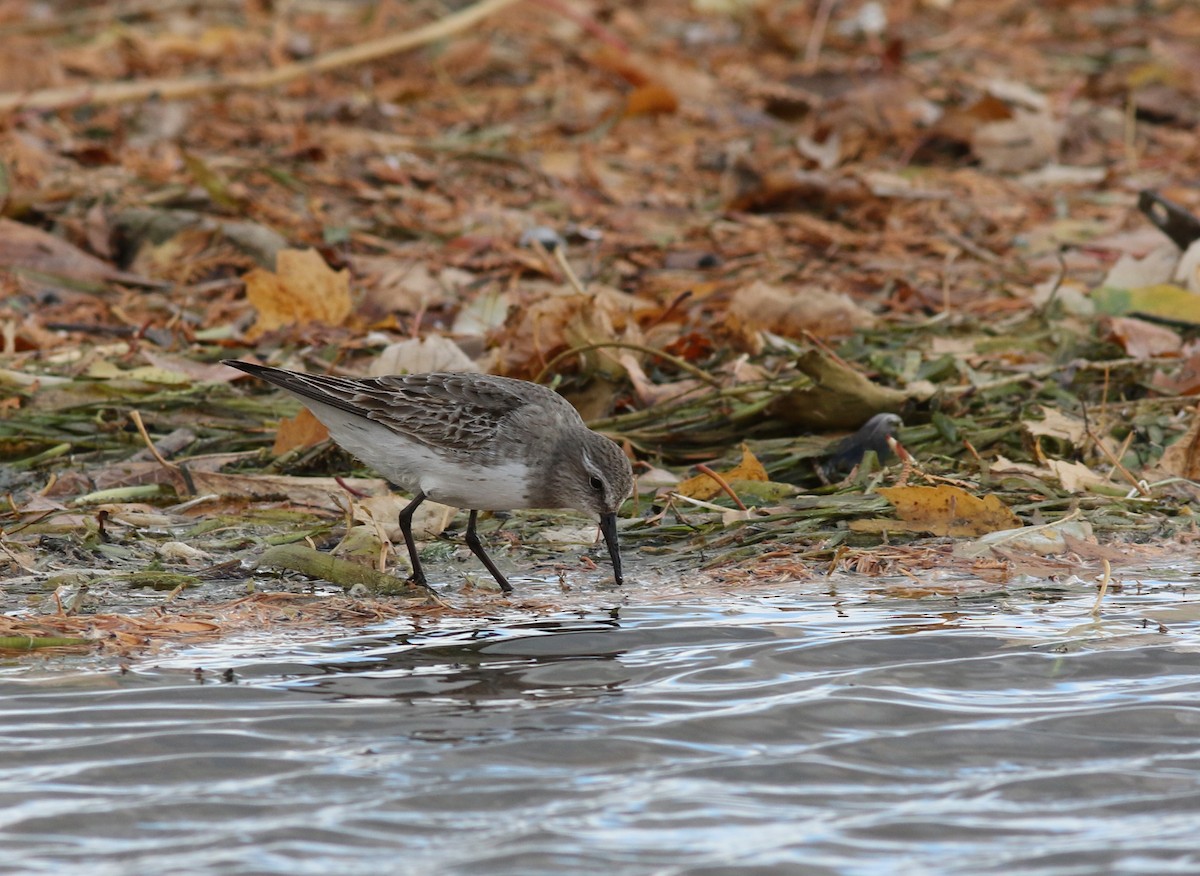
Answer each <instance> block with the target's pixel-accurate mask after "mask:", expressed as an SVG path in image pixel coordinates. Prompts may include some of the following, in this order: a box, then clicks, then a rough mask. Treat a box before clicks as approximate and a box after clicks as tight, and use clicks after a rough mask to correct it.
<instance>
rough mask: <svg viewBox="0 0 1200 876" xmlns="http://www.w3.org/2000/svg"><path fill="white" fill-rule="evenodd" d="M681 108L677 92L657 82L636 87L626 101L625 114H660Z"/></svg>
mask: <svg viewBox="0 0 1200 876" xmlns="http://www.w3.org/2000/svg"><path fill="white" fill-rule="evenodd" d="M677 109H679V98H678V96H676V94H675V92H673V91H672V90H671V89H669V88H667V86H665V85H661V84H659V83H657V82H650V83H647V84H646V85H642V86H640V87H639V88H635V89H634V90H633V92H632V93H631V94H630V95H629V98H628V100H626V102H625V115H627V116H641V115H660V114H665V113H673V112H675V110H677Z"/></svg>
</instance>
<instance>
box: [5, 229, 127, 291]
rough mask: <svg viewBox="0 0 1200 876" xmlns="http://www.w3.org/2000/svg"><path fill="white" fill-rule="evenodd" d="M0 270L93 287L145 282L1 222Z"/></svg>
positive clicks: (66, 245) (45, 235) (48, 236)
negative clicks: (18, 270)
mask: <svg viewBox="0 0 1200 876" xmlns="http://www.w3.org/2000/svg"><path fill="white" fill-rule="evenodd" d="M0 267H5V268H25V269H27V270H30V271H37V272H39V273H42V274H50V275H52V276H55V277H69V278H71V279H74V280H84V281H88V282H95V283H99V282H104V281H106V280H116V281H124V282H139V283H144V282H145V281H144V280H143V278H141V277H137V276H135V275H133V274H127V273H125V272H124V271H118V270H117V269H116V268H114V267H113V266H112V265H110V264H109V263H108V262H106V261H103V260H102V259H98V258H96V257H95V256H93V255H88V254H87V253H86V252H84V251H83V250H81V249H80V248H79V247H77V246H75V245H74V244H71V243H68V242H67V241H65V240H63V239H62V238H60V237H55V236H54V235H53V234H49V233H47V232H45V231H42V230H41V229H40V228H34V227H33V226H31V225H24V224H22V223H20V222H14V221H13V220H11V219H3V218H0Z"/></svg>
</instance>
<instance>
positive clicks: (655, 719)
mask: <svg viewBox="0 0 1200 876" xmlns="http://www.w3.org/2000/svg"><path fill="white" fill-rule="evenodd" d="M1190 580H1191V579H1188V578H1180V580H1179V581H1177V582H1170V581H1167V580H1164V579H1163V578H1160V579H1159V580H1157V581H1154V580H1147V579H1143V581H1142V584H1141V586H1140V587H1134V586H1127V587H1126V588H1125V589H1124V590H1123V591H1122V592H1120V593H1115V594H1110V595H1109V596H1108V597H1107V598H1106V600H1105V604H1104V610H1103V612H1102V614H1101V615H1100V616H1099V618H1098V619H1097V618H1095V617H1093V616H1092V615H1091V614H1090V609H1091V607H1092V603H1093V601H1094V598H1095V589H1094V587H1092V586H1088V585H1085V584H1082V583H1078V584H1064V585H1063V586H1062V588H1061V589H1060V590H1058V591H1054V592H1049V593H1046V592H1040V593H1039V592H1036V591H1016V592H1013V591H1009V592H1008V593H1007V594H994V595H992V596H989V597H977V598H974V599H963V598H960V599H955V598H949V597H927V598H923V599H907V598H897V597H892V596H887V595H886V594H884V593H882V592H881V591H879V590H878V589H877V588H875V587H874V586H872V587H871V588H867V587H864V585H863V584H862V583H859V584H857V585H848V584H843V585H842V586H840V588H839V591H838V592H837V593H836V594H834V593H832V592H829V593H822V592H820V591H819V590H818V589H817V587H818V586H819V585H812V584H796V585H795V586H787V585H778V586H774V587H769V588H768V587H764V588H762V589H761V590H759V591H758V592H755V593H743V594H741V595H737V594H730V595H724V596H715V595H708V596H705V597H703V598H700V597H696V598H694V599H692V600H690V601H681V602H679V603H677V604H670V605H665V604H661V603H656V602H653V601H651V600H650V599H648V598H646V599H643V598H640V597H641V594H639V592H638V591H637V589H636V588H633V589H630V588H627V592H626V593H623V594H622V595H621V596H620V597H607V598H609V599H612V600H614V601H613V604H612V605H610V606H607V607H604V606H602V604H601V603H602V602H603V598H601V597H598V598H597V604H596V605H595V606H593V607H591V608H586V609H585V608H580V609H579V610H576V611H572V612H570V613H563V614H558V615H554V616H550V617H532V616H530V615H528V614H521V613H519V612H509V613H507V614H501V615H498V616H496V617H495V618H493V619H491V620H487V621H485V620H479V619H475V620H473V621H465V620H462V619H459V620H444V621H441V622H439V623H438V624H435V625H433V626H428V627H427V628H420V629H419V628H417V627H414V625H413V624H412V623H410V622H409V621H393V622H389V623H387V624H382V625H378V626H375V627H372V628H370V629H367V630H361V631H358V632H356V633H355V634H354V635H352V636H343V637H342V638H339V639H336V640H330V639H322V638H320V637H319V636H318V635H317V634H315V633H310V634H306V635H305V636H300V635H297V634H295V633H289V634H288V635H287V637H280V636H279V635H277V634H275V633H269V634H263V635H259V636H256V637H251V638H245V637H244V638H242V639H240V640H237V641H224V642H221V643H220V644H214V645H208V646H205V647H200V648H191V649H188V650H186V651H183V652H177V653H172V654H170V655H168V656H166V657H162V658H160V659H158V660H157V661H155V662H152V663H151V662H145V663H135V664H134V665H133V667H132V668H131V669H130V670H129V671H126V672H121V671H119V670H118V669H117V668H115V667H112V666H104V667H100V668H97V667H96V666H95V665H94V664H87V663H81V662H80V661H79V659H78V658H70V659H68V658H46V659H42V660H38V659H31V658H28V657H26V658H23V659H22V660H21V661H19V662H10V663H7V664H4V665H3V666H2V667H0V708H2V710H3V711H2V712H0V714H2V715H3V725H2V726H0V849H3V856H2V858H0V871H2V872H4V873H55V874H62V873H73V872H81V871H83V870H84V869H85V868H86V870H87V872H88V873H89V874H141V873H155V874H185V873H186V874H194V873H220V874H310V873H311V874H322V876H327V874H330V873H333V874H335V876H351V874H364V876H365V874H372V876H374V874H391V873H400V874H407V873H412V874H478V873H488V874H498V873H499V874H510V873H511V874H576V873H587V874H590V873H596V874H605V876H614V874H683V873H687V874H759V873H763V874H765V873H804V874H808V873H815V874H820V873H844V874H876V873H878V874H893V873H961V874H987V873H1013V872H1020V873H1039V874H1094V873H1156V874H1157V873H1172V872H1177V873H1196V872H1200V851H1198V850H1200V839H1198V836H1200V705H1198V704H1200V661H1198V660H1197V653H1196V651H1197V647H1198V645H1200V635H1198V634H1200V626H1198V619H1200V608H1198V606H1200V603H1198V602H1197V601H1196V595H1195V591H1194V589H1193V587H1192V585H1191V584H1190ZM547 587H549V585H547ZM855 587H856V588H857V590H855ZM618 598H619V599H621V600H622V602H623V604H620V605H619V609H618V610H617V611H611V610H610V609H611V608H612V607H613V606H615V605H617V603H616V601H615V600H616V599H618ZM197 667H203V669H204V671H203V672H202V673H200V674H197V673H195V672H194V670H195V669H196V668H197ZM223 670H232V671H233V673H234V675H233V680H232V681H222V680H221V674H222V671H223Z"/></svg>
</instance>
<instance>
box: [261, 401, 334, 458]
mask: <svg viewBox="0 0 1200 876" xmlns="http://www.w3.org/2000/svg"><path fill="white" fill-rule="evenodd" d="M328 437H329V430H328V429H326V428H325V424H324V423H322V422H321V421H320V420H318V419H317V418H316V417H314V416H313V415H312V411H310V410H309V409H308V408H304V410H302V411H300V413H298V414H297V415H296V416H294V417H285V418H284V419H282V420H280V421H279V429H278V431H277V432H276V433H275V446H274V447H272V448H271V452H272V453H274V454H275V455H276V456H279V455H280V454H283V453H287V452H288V451H289V450H294V449H295V448H297V447H312V446H313V445H314V444H320V443H321V442H322V441H324V440H325V439H326V438H328Z"/></svg>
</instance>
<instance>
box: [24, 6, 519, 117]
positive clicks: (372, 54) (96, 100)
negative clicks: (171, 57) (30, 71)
mask: <svg viewBox="0 0 1200 876" xmlns="http://www.w3.org/2000/svg"><path fill="white" fill-rule="evenodd" d="M516 2H518V0H480V2H479V3H476V4H475V5H474V6H469V7H467V8H466V9H463V10H462V11H460V12H456V13H454V14H453V15H447V16H446V17H445V18H442V19H439V20H438V21H435V22H433V23H432V24H427V25H425V26H424V27H419V28H417V29H416V30H410V31H407V32H405V33H398V34H393V35H391V36H386V37H382V38H380V39H377V40H371V41H369V42H365V43H360V44H359V45H356V46H349V47H347V48H344V49H337V50H335V51H332V52H326V53H325V54H324V55H318V56H317V57H316V58H313V59H312V60H310V61H303V62H298V63H295V64H284V65H283V66H281V67H275V68H272V69H270V70H251V71H246V72H241V73H232V74H229V75H227V76H220V77H217V78H209V77H187V78H183V79H139V80H137V81H135V82H102V83H100V84H98V85H73V86H68V87H66V88H47V89H44V90H42V91H31V92H28V93H21V92H8V93H5V94H0V112H3V111H5V110H17V109H38V110H48V109H62V108H63V107H69V106H78V105H81V104H99V105H111V104H117V103H130V102H133V101H139V100H148V99H150V98H151V97H155V98H157V99H159V100H182V99H185V98H191V97H199V96H201V95H205V94H223V93H226V92H229V91H249V90H255V89H263V88H273V87H275V86H277V85H283V84H284V83H287V82H291V81H292V80H294V79H301V78H303V77H305V76H314V75H316V74H319V73H328V72H329V71H330V70H336V69H338V68H340V67H351V66H354V65H356V64H365V63H367V62H368V61H376V60H379V59H380V58H386V57H387V56H389V55H395V54H398V53H400V52H405V51H408V50H409V49H413V48H416V47H417V46H423V45H426V44H428V43H432V42H436V41H437V40H440V39H444V38H445V37H448V36H450V35H452V34H455V33H458V32H459V31H462V30H466V29H467V28H468V27H471V26H472V25H473V24H476V23H477V22H479V21H482V20H483V19H484V18H487V17H488V16H489V15H493V14H495V13H496V12H499V11H500V10H501V9H503V8H504V7H506V6H511V5H513V4H514V3H516Z"/></svg>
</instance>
